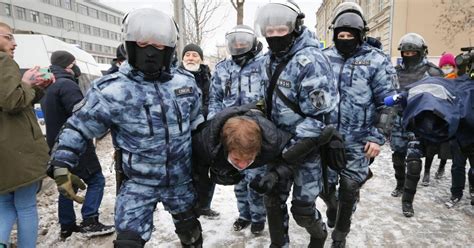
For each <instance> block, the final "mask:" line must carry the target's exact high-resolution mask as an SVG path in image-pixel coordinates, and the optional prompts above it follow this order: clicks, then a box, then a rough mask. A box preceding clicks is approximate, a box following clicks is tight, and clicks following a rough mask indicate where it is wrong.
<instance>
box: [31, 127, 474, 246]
mask: <svg viewBox="0 0 474 248" xmlns="http://www.w3.org/2000/svg"><path fill="white" fill-rule="evenodd" d="M97 152H98V156H99V158H100V160H101V163H102V167H103V173H104V175H105V176H106V178H107V182H106V188H105V195H104V199H103V202H102V206H101V210H100V212H101V216H100V220H101V221H102V222H103V223H105V224H112V223H113V210H114V199H115V179H114V174H113V173H112V170H111V163H112V152H113V148H112V145H111V142H110V137H108V136H107V138H105V139H103V140H102V141H100V142H99V143H98V147H97ZM449 168H450V162H448V165H447V170H446V173H445V177H444V178H442V179H440V180H435V179H434V178H433V176H432V181H431V184H430V186H428V187H423V186H421V185H419V187H418V192H417V195H416V196H415V202H414V208H415V216H414V217H412V218H406V217H404V216H403V214H402V211H401V199H400V198H394V197H392V196H390V192H391V191H392V189H393V188H394V185H395V178H394V176H393V168H392V163H391V152H390V149H389V148H388V147H387V146H384V147H383V149H382V153H381V155H380V156H379V158H377V159H376V161H375V163H374V164H373V165H372V166H371V169H372V171H373V172H374V177H373V178H372V179H371V180H370V181H368V182H367V183H366V185H365V186H364V188H363V189H362V191H361V201H360V203H359V205H358V209H357V211H356V213H355V214H354V217H353V225H352V229H351V232H350V234H349V236H348V241H347V247H474V244H473V240H474V238H473V237H474V207H473V206H471V205H470V202H469V199H467V195H468V191H467V187H468V186H467V185H466V190H465V191H464V195H465V196H466V197H464V198H463V200H462V201H461V202H460V203H459V204H458V206H456V207H454V208H453V209H447V208H446V207H445V206H444V202H445V201H446V200H448V199H449V197H450V192H449V187H450V185H451V181H450V180H451V176H450V173H449ZM436 169H437V161H436V160H435V163H434V165H433V166H432V175H434V172H435V171H436ZM45 184H46V185H52V186H51V187H49V188H48V189H46V190H45V192H44V193H42V194H41V195H40V196H39V197H38V199H39V204H38V211H39V215H40V228H39V232H40V236H39V239H38V247H62V248H76V247H113V245H112V241H113V240H114V238H115V235H111V236H105V237H97V238H92V239H88V238H86V237H84V236H83V235H81V234H77V233H74V234H73V235H72V236H71V237H70V238H68V239H67V240H66V241H60V240H59V229H60V228H59V224H58V223H57V192H56V187H55V186H54V185H53V184H54V182H53V181H52V180H48V181H46V182H45ZM289 200H291V197H290V199H289ZM317 207H318V208H319V210H320V211H321V213H325V205H324V203H323V202H322V201H321V200H319V199H318V200H317ZM212 208H213V209H215V210H217V211H219V212H220V214H221V215H220V216H219V217H218V218H217V219H206V218H201V219H200V221H201V224H202V228H203V236H204V247H219V248H220V247H226V248H242V247H256V248H257V247H258V248H261V247H268V246H269V244H270V238H269V233H268V227H265V231H264V233H263V234H262V235H260V236H258V237H255V236H254V235H253V234H252V233H250V230H249V228H247V229H244V230H243V231H241V232H235V231H233V230H232V224H233V222H234V221H235V219H236V218H237V216H238V212H237V204H236V200H235V196H234V192H233V187H231V186H218V187H217V188H216V191H215V195H214V200H213V205H212ZM76 215H77V216H78V223H79V222H80V220H79V219H80V216H81V215H80V208H79V207H78V206H77V207H76ZM324 219H325V217H324ZM154 224H155V231H154V232H153V234H152V239H151V240H150V241H149V242H148V243H147V244H146V247H160V248H161V247H180V243H179V241H178V238H177V236H176V234H175V233H174V225H173V224H172V221H171V216H170V215H169V214H168V213H167V212H166V211H164V209H163V206H162V205H161V204H158V207H157V210H156V212H155V215H154ZM289 232H290V239H291V241H290V242H291V247H306V246H307V244H308V242H309V235H308V234H307V233H306V231H305V230H304V229H303V228H301V227H299V226H298V225H297V224H296V223H295V222H294V220H293V219H292V218H290V231H289ZM329 237H330V236H329ZM330 243H331V242H330V238H328V241H327V242H326V247H330Z"/></svg>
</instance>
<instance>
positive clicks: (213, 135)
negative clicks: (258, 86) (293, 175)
mask: <svg viewBox="0 0 474 248" xmlns="http://www.w3.org/2000/svg"><path fill="white" fill-rule="evenodd" d="M250 105H251V104H248V105H244V106H236V107H229V108H226V109H224V110H223V111H221V112H219V113H218V114H217V115H216V116H215V117H214V118H213V119H212V120H210V121H208V122H206V124H205V126H204V127H202V128H200V130H199V131H198V132H196V133H195V134H194V135H193V156H195V159H196V160H197V161H199V162H200V163H197V164H198V166H210V167H211V170H210V171H211V173H214V172H216V171H217V173H218V174H220V175H225V174H226V173H225V172H227V171H233V172H236V173H237V170H236V169H235V168H234V167H233V166H232V165H231V164H229V162H228V161H227V156H228V154H227V152H226V151H225V149H224V148H223V145H222V140H221V137H220V136H221V132H222V127H223V126H224V123H225V122H226V121H227V120H228V119H229V118H231V117H235V116H246V117H249V118H250V119H252V120H254V121H256V122H257V124H258V125H259V127H260V130H261V132H262V147H261V150H260V152H259V153H258V155H257V157H256V158H255V161H254V162H253V163H252V165H251V166H249V167H248V168H247V169H253V168H257V167H261V166H264V165H266V164H268V163H270V162H274V161H276V160H277V159H278V158H279V157H280V155H281V152H282V151H283V149H284V148H285V146H286V145H287V143H288V142H289V141H290V139H291V137H292V135H291V134H290V133H288V132H285V131H283V130H280V129H278V128H277V127H276V126H275V124H273V123H272V122H271V121H269V120H268V119H266V118H265V116H264V115H263V113H262V112H261V111H259V110H257V109H251V108H250V107H249V106H250ZM230 174H233V173H230ZM211 178H212V175H211ZM216 183H219V182H216Z"/></svg>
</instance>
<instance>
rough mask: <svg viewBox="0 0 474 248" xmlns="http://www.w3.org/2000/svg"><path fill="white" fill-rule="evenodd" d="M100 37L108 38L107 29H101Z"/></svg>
mask: <svg viewBox="0 0 474 248" xmlns="http://www.w3.org/2000/svg"><path fill="white" fill-rule="evenodd" d="M102 37H104V38H107V39H108V38H109V30H105V29H102Z"/></svg>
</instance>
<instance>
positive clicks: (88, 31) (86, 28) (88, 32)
mask: <svg viewBox="0 0 474 248" xmlns="http://www.w3.org/2000/svg"><path fill="white" fill-rule="evenodd" d="M82 27H83V29H84V30H83V32H84V33H85V34H91V26H89V25H87V24H83V26H82Z"/></svg>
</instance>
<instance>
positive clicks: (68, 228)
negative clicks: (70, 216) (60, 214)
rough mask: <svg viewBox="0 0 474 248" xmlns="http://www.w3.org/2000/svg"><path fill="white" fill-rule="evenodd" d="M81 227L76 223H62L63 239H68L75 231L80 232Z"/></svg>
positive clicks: (61, 235) (61, 234)
mask: <svg viewBox="0 0 474 248" xmlns="http://www.w3.org/2000/svg"><path fill="white" fill-rule="evenodd" d="M80 231H81V228H79V226H77V225H76V223H74V224H72V225H61V233H60V234H59V236H60V237H61V239H66V238H68V237H70V236H71V235H72V233H73V232H80Z"/></svg>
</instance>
